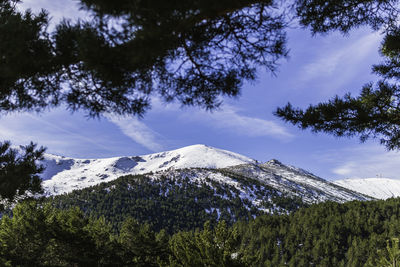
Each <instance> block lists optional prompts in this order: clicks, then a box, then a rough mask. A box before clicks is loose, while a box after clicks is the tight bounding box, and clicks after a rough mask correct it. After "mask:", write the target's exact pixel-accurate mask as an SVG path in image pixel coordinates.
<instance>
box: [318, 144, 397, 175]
mask: <svg viewBox="0 0 400 267" xmlns="http://www.w3.org/2000/svg"><path fill="white" fill-rule="evenodd" d="M328 154H329V155H325V159H323V160H325V161H328V162H330V163H331V164H332V165H333V166H335V167H333V168H332V169H331V171H332V173H334V174H335V175H336V176H337V177H338V178H367V177H377V176H378V177H387V178H395V179H400V173H399V166H400V152H395V151H390V152H388V151H386V150H385V149H384V147H382V146H380V145H378V144H360V145H359V146H355V147H350V148H344V149H338V150H335V151H330V152H329V153H328Z"/></svg>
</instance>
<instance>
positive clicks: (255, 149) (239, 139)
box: [0, 0, 400, 180]
mask: <svg viewBox="0 0 400 267" xmlns="http://www.w3.org/2000/svg"><path fill="white" fill-rule="evenodd" d="M22 7H23V8H25V7H31V8H32V9H33V10H38V9H39V8H40V7H44V8H46V9H48V10H49V11H50V14H51V15H52V16H53V21H57V20H58V19H59V18H61V17H62V16H65V17H69V18H76V17H78V16H83V13H80V12H77V10H76V6H75V2H72V1H67V0H63V1H61V0H52V1H51V0H26V1H24V4H23V6H22ZM288 37H289V42H288V46H289V48H290V57H289V59H288V60H283V61H282V62H281V66H280V68H279V71H278V72H277V76H276V77H274V76H272V75H271V74H269V73H266V72H263V71H262V70H260V73H259V79H258V81H256V82H255V83H253V84H245V86H244V88H243V90H242V95H241V96H240V97H239V98H237V99H224V105H223V106H222V107H221V109H220V110H217V111H214V112H212V113H210V112H206V111H204V110H200V109H198V108H180V107H179V105H177V104H174V103H172V104H169V105H165V104H164V103H162V102H161V101H160V100H159V99H157V98H156V97H155V98H153V102H152V106H153V108H152V110H151V111H150V112H148V113H147V114H146V115H145V116H144V118H143V119H138V118H132V117H116V116H114V115H106V116H104V117H102V118H101V119H87V118H86V117H85V116H84V115H85V114H84V113H80V112H77V113H73V114H71V113H70V112H68V111H65V110H64V109H63V108H62V107H61V108H58V109H52V110H50V111H47V112H44V113H41V114H28V113H19V114H10V115H7V116H2V117H1V118H0V140H11V141H12V142H13V143H14V144H26V143H28V142H29V141H31V140H33V141H34V142H37V143H39V144H40V145H43V146H46V147H47V148H48V150H47V151H48V152H50V153H55V154H59V155H64V156H71V157H80V158H87V157H90V158H100V157H111V156H121V155H138V154H148V153H152V152H158V151H163V150H171V149H176V148H179V147H182V146H187V145H192V144H207V145H210V146H214V147H217V148H222V149H227V150H230V151H234V152H237V153H240V154H243V155H246V156H249V157H251V158H254V159H257V160H259V161H267V160H270V159H272V158H276V159H278V160H280V161H282V162H283V163H285V164H291V165H294V166H297V167H301V168H304V169H306V170H309V171H311V172H313V173H315V174H316V175H319V176H321V177H323V178H325V179H329V180H334V179H339V178H349V177H376V176H377V175H378V176H383V177H389V178H400V175H399V174H398V171H397V170H398V166H400V155H399V153H398V152H387V151H385V149H384V147H382V146H380V145H379V144H378V141H376V140H375V141H369V142H367V143H364V144H360V142H359V140H358V139H357V138H354V139H346V138H344V139H343V138H341V139H338V138H335V137H332V136H329V135H324V134H318V135H317V134H313V133H311V132H310V131H302V130H299V129H298V128H297V127H295V126H292V125H290V124H285V123H284V122H282V121H280V120H279V119H277V118H275V117H274V116H273V115H272V113H273V111H274V110H275V109H276V107H278V106H283V105H285V104H286V103H287V102H288V101H290V102H291V103H292V104H293V105H294V106H300V107H306V106H308V105H309V104H312V103H314V104H315V103H317V102H319V101H326V100H328V99H329V98H331V97H332V96H334V95H335V94H338V95H343V94H345V93H346V92H352V93H353V94H358V93H359V92H360V90H361V87H362V85H363V84H365V83H367V82H370V81H374V80H375V79H376V78H377V77H375V76H374V75H372V74H371V65H372V64H374V63H379V62H380V61H381V60H382V58H380V56H379V54H378V47H379V43H380V41H381V39H382V36H380V35H379V33H372V32H371V31H370V30H369V29H358V30H357V31H353V32H351V33H350V34H349V35H348V36H342V35H340V34H338V33H333V34H330V35H327V36H315V37H312V36H311V35H310V33H309V32H308V31H304V30H299V29H297V30H290V31H289V34H288Z"/></svg>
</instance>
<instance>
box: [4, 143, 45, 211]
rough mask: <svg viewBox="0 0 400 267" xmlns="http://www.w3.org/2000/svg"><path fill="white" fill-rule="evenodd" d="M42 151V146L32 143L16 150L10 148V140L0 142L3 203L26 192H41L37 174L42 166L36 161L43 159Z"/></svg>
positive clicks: (41, 169)
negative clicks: (37, 146) (38, 146)
mask: <svg viewBox="0 0 400 267" xmlns="http://www.w3.org/2000/svg"><path fill="white" fill-rule="evenodd" d="M44 151H45V149H44V148H43V147H40V148H38V149H37V148H36V144H33V143H30V144H29V145H27V146H21V147H20V150H18V149H13V148H11V144H10V142H3V143H1V142H0V199H1V200H2V201H3V204H6V203H9V202H12V201H14V200H15V199H16V198H18V197H20V196H23V195H25V194H26V193H27V192H30V193H33V194H34V193H41V192H42V186H41V182H42V180H41V179H40V177H39V174H40V173H41V172H42V171H43V167H42V166H41V165H39V164H37V162H36V161H38V160H41V159H43V153H44ZM4 201H5V202H6V203H4Z"/></svg>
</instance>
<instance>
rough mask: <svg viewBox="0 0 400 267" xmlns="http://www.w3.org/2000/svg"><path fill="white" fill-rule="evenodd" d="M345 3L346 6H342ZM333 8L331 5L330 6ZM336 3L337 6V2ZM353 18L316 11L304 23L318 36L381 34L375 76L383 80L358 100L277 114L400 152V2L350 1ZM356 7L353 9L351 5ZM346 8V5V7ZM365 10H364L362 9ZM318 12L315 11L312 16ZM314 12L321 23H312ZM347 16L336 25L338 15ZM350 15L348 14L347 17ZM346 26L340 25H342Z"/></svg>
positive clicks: (344, 99) (302, 124)
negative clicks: (359, 31)
mask: <svg viewBox="0 0 400 267" xmlns="http://www.w3.org/2000/svg"><path fill="white" fill-rule="evenodd" d="M343 2H346V3H347V1H343ZM330 3H331V4H332V5H333V6H335V4H333V2H330ZM335 3H336V2H335ZM348 4H349V6H353V13H352V14H350V15H348V14H347V13H338V12H339V11H340V9H335V8H330V5H329V4H328V5H327V6H323V5H320V6H317V7H316V8H315V9H312V8H311V9H307V11H304V14H308V15H306V16H305V18H304V19H303V20H302V22H303V23H304V24H305V25H310V26H311V28H312V30H313V31H314V32H327V31H329V30H334V29H338V30H340V31H342V32H348V31H349V30H350V29H351V28H354V27H357V26H360V25H363V24H368V25H370V26H372V27H373V28H374V29H382V31H383V32H384V34H385V37H384V39H383V41H382V44H381V47H380V52H381V54H382V55H383V56H384V57H385V59H386V60H385V61H384V62H383V63H381V64H378V65H374V66H373V72H374V73H375V74H377V75H379V76H381V77H382V78H381V80H379V81H378V82H376V83H375V84H374V83H367V84H366V85H365V86H364V87H363V88H362V91H361V94H360V95H359V96H356V97H354V96H351V95H350V94H346V95H345V96H343V97H339V96H335V97H334V98H333V99H331V100H329V101H328V102H325V103H319V104H317V105H310V106H309V107H308V108H307V109H305V110H303V109H300V108H294V107H293V106H292V105H291V104H290V103H288V104H287V105H286V106H285V107H282V108H278V109H277V110H276V112H275V114H276V115H277V116H278V117H281V118H282V119H284V120H285V121H288V122H291V123H293V124H295V125H298V126H299V127H300V128H302V129H306V128H311V129H312V130H313V131H314V132H326V133H330V134H333V135H336V136H359V137H360V140H361V141H366V140H367V139H368V138H378V139H379V140H380V142H381V144H383V145H385V146H386V148H387V149H389V150H394V149H397V150H398V149H400V87H399V86H400V85H399V84H398V81H399V79H400V71H399V69H400V42H399V41H400V29H399V26H398V25H397V24H396V23H398V21H397V20H396V19H398V13H399V11H400V9H399V6H398V5H399V3H398V1H348ZM351 4H353V5H351ZM343 7H345V6H343ZM362 7H363V8H362ZM313 10H314V11H313ZM318 11H320V12H322V13H315V14H320V15H317V16H316V18H317V19H314V20H313V19H308V16H310V17H311V18H312V17H313V16H315V15H314V13H313V12H318ZM335 14H336V15H338V14H341V16H344V17H343V18H342V20H338V17H335V16H336V15H335ZM346 14H347V15H346ZM341 21H342V22H341Z"/></svg>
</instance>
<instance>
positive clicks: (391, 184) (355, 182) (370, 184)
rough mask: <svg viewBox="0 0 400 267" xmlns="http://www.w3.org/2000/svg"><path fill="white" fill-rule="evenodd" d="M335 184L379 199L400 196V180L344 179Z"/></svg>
mask: <svg viewBox="0 0 400 267" xmlns="http://www.w3.org/2000/svg"><path fill="white" fill-rule="evenodd" d="M334 183H335V184H337V185H340V186H342V187H345V188H348V189H350V190H353V191H356V192H360V193H362V194H365V195H369V196H371V197H374V198H378V199H387V198H391V197H398V196H400V180H395V179H388V178H363V179H344V180H337V181H334Z"/></svg>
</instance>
